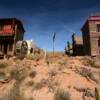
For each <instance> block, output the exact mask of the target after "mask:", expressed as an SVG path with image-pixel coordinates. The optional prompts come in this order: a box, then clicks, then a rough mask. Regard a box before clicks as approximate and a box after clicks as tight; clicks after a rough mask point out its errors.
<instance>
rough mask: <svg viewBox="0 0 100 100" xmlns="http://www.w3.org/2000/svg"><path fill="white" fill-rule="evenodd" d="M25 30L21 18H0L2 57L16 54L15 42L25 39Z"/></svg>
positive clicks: (0, 50)
mask: <svg viewBox="0 0 100 100" xmlns="http://www.w3.org/2000/svg"><path fill="white" fill-rule="evenodd" d="M24 32H25V30H24V28H23V24H22V22H21V21H20V20H18V19H16V18H4V19H0V57H3V56H4V55H7V56H13V55H14V54H15V44H16V42H17V41H19V40H23V36H24Z"/></svg>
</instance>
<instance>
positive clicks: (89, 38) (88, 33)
mask: <svg viewBox="0 0 100 100" xmlns="http://www.w3.org/2000/svg"><path fill="white" fill-rule="evenodd" d="M81 30H82V35H83V47H84V54H85V55H91V56H97V55H100V15H93V16H89V17H88V19H87V20H86V22H85V24H84V25H83V27H82V29H81Z"/></svg>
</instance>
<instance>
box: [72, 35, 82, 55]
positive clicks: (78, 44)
mask: <svg viewBox="0 0 100 100" xmlns="http://www.w3.org/2000/svg"><path fill="white" fill-rule="evenodd" d="M72 49H73V56H83V55H84V52H83V39H82V36H76V35H75V33H73V35H72Z"/></svg>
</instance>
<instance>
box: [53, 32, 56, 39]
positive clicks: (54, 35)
mask: <svg viewBox="0 0 100 100" xmlns="http://www.w3.org/2000/svg"><path fill="white" fill-rule="evenodd" d="M55 37H56V33H55V32H54V34H53V41H54V40H55Z"/></svg>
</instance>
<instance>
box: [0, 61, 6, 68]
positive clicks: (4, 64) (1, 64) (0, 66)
mask: <svg viewBox="0 0 100 100" xmlns="http://www.w3.org/2000/svg"><path fill="white" fill-rule="evenodd" d="M7 66H8V64H7V63H5V62H1V63H0V68H6V67H7Z"/></svg>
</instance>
